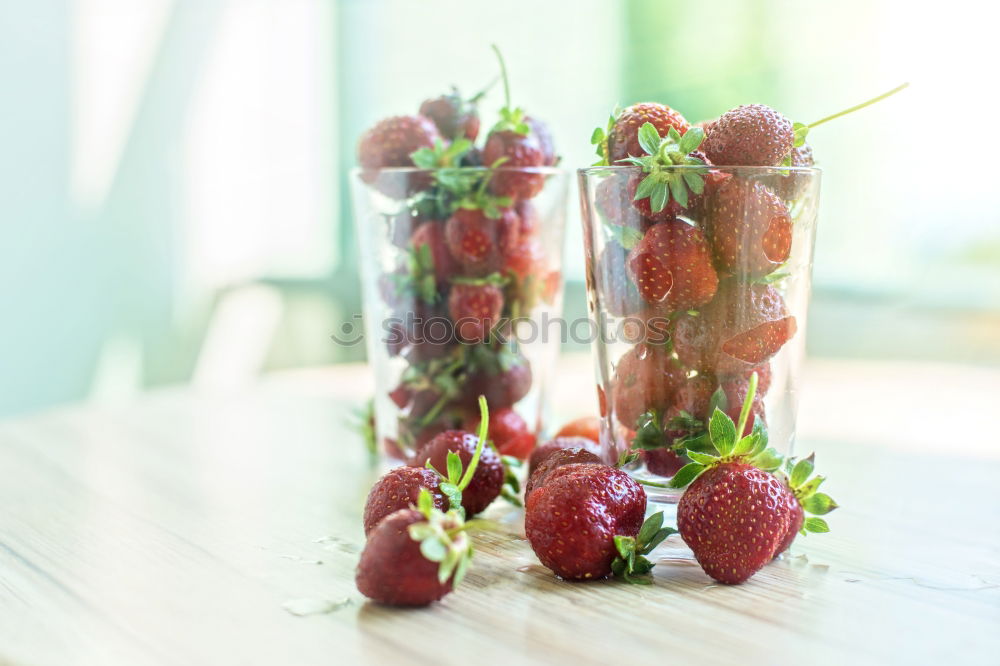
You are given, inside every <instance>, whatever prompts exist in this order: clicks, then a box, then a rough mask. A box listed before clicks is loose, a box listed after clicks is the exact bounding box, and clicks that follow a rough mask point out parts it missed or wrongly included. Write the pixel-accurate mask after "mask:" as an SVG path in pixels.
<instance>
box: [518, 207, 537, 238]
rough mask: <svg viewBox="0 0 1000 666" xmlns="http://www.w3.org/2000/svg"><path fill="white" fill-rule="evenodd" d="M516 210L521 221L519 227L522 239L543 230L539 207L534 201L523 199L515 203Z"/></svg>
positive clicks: (531, 236) (534, 235)
mask: <svg viewBox="0 0 1000 666" xmlns="http://www.w3.org/2000/svg"><path fill="white" fill-rule="evenodd" d="M514 212H515V213H517V219H519V220H520V221H521V225H520V227H519V229H518V231H519V236H520V238H521V239H522V240H525V239H530V238H534V237H536V236H537V235H538V233H539V232H540V231H541V226H542V220H541V216H540V215H539V213H538V208H536V207H535V205H534V204H533V203H531V202H530V201H527V200H525V199H522V200H520V201H517V202H515V203H514Z"/></svg>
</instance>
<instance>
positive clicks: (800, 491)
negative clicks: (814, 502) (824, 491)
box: [795, 476, 826, 500]
mask: <svg viewBox="0 0 1000 666" xmlns="http://www.w3.org/2000/svg"><path fill="white" fill-rule="evenodd" d="M824 481H826V477H825V476H816V477H813V478H812V479H810V480H809V481H806V482H805V483H803V484H802V485H801V486H795V496H796V497H798V498H799V499H800V500H805V499H806V498H807V497H812V495H813V494H814V493H815V492H816V489H817V488H819V484H821V483H823V482H824Z"/></svg>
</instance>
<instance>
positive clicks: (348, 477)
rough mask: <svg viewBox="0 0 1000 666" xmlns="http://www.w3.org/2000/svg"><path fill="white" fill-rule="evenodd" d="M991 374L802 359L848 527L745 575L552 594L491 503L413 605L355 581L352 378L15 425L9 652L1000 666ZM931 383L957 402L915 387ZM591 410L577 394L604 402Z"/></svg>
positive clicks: (804, 425)
mask: <svg viewBox="0 0 1000 666" xmlns="http://www.w3.org/2000/svg"><path fill="white" fill-rule="evenodd" d="M589 368H590V365H589V360H588V359H586V358H584V359H579V358H577V359H572V358H571V359H567V360H566V361H565V362H564V372H563V373H561V376H564V377H569V378H571V379H572V378H573V377H579V378H581V379H580V381H568V382H567V385H569V386H582V387H589V386H590V385H591V384H592V382H590V381H589V372H590V370H589ZM917 376H919V377H921V379H922V383H921V384H920V385H913V384H914V383H913V382H912V381H910V379H911V377H917ZM584 379H587V381H584ZM935 380H937V383H935ZM998 380H1000V373H997V372H995V371H983V370H973V369H968V370H962V369H955V368H951V367H945V368H917V367H912V366H905V367H904V366H900V365H882V364H856V365H849V364H840V363H837V364H833V363H813V364H812V365H810V367H809V377H808V380H807V382H806V383H805V386H806V389H805V394H804V398H803V400H804V404H803V407H802V422H801V424H800V444H799V448H800V450H804V449H815V450H816V451H817V457H818V462H819V464H820V465H821V466H822V468H823V470H824V471H825V472H826V473H828V475H829V476H830V478H831V481H830V482H828V485H829V489H830V492H831V494H834V495H835V496H836V497H837V499H838V501H839V502H840V503H841V504H842V506H843V508H842V509H841V510H839V511H837V512H836V513H835V514H833V515H832V516H831V523H832V524H833V527H834V531H833V532H832V533H830V534H828V535H820V536H810V537H809V538H807V539H805V540H802V541H801V543H799V544H797V545H796V546H795V547H794V548H793V553H792V555H791V556H786V557H784V558H783V559H782V560H781V561H778V562H775V563H774V564H772V565H769V566H768V567H766V568H765V569H764V570H763V571H762V572H761V573H759V574H758V575H757V576H755V577H754V578H753V579H752V580H751V581H750V582H749V583H747V584H745V585H742V586H738V587H727V586H722V585H715V584H713V583H712V581H711V580H710V579H709V578H707V577H706V576H705V575H704V574H703V573H702V572H701V570H700V568H699V567H698V566H697V564H696V563H694V562H693V560H691V558H690V551H688V550H687V549H686V548H685V547H684V546H683V544H682V543H681V542H680V540H679V539H678V538H677V537H671V538H670V539H668V540H667V541H666V542H665V543H664V545H663V546H661V547H660V548H659V549H658V550H657V552H656V554H655V555H656V556H657V557H658V559H659V561H660V564H659V565H658V566H657V568H656V570H655V585H653V586H649V587H641V586H627V585H623V584H619V583H616V582H594V583H587V584H571V583H565V582H561V581H558V580H556V579H555V578H554V577H553V576H552V575H551V574H550V573H549V572H548V571H547V570H545V569H544V568H542V567H541V566H540V565H539V564H538V563H537V560H536V559H535V557H534V555H533V554H532V552H531V550H530V548H529V547H528V545H527V543H526V542H525V541H524V540H523V538H522V537H521V536H520V534H521V532H520V529H521V524H520V520H521V518H520V514H519V512H518V511H516V510H512V509H508V508H506V507H501V506H495V507H494V508H493V509H491V512H490V517H491V518H492V519H493V520H494V521H495V527H494V528H493V529H491V530H490V531H481V532H479V533H477V534H476V547H477V554H476V559H475V562H474V564H473V568H472V570H471V571H470V574H469V576H468V578H467V582H466V583H465V584H464V585H463V587H462V588H461V589H460V590H459V591H457V592H456V593H455V594H453V595H451V596H449V597H448V598H447V599H446V600H445V602H444V603H440V604H437V605H435V606H433V607H430V608H428V609H424V610H418V611H413V610H398V609H392V608H385V607H380V606H377V605H374V604H370V603H366V602H365V601H364V600H363V598H361V597H360V596H359V595H358V593H357V592H356V591H355V589H354V583H353V569H354V566H355V564H356V560H357V557H358V552H359V550H360V548H361V546H362V543H363V537H362V532H361V527H360V521H359V513H360V507H361V505H362V503H363V500H364V497H365V495H366V493H367V490H368V487H369V486H370V484H371V482H372V481H373V479H374V478H375V477H376V476H377V473H378V470H377V469H372V468H371V467H369V466H368V464H367V461H366V458H365V455H364V453H363V451H362V448H361V446H360V443H359V441H358V440H357V438H356V436H355V435H354V434H353V433H352V432H351V431H350V430H349V429H348V428H347V427H346V426H345V423H346V422H347V421H348V420H349V418H350V412H351V410H352V409H353V408H354V406H355V405H356V404H357V402H358V399H357V397H358V396H359V395H362V393H361V392H360V390H361V388H362V387H364V386H365V385H366V382H367V376H366V373H365V370H364V369H363V368H362V367H360V366H356V367H345V368H337V369H327V370H317V371H311V372H305V373H298V374H294V375H286V376H279V377H273V378H270V379H268V380H264V381H262V382H261V383H260V384H258V385H255V386H253V387H249V388H247V389H246V390H243V391H240V392H230V393H225V394H212V393H195V392H193V391H185V390H173V391H164V392H161V393H158V394H155V395H152V396H149V397H146V398H144V399H142V400H141V401H139V402H137V403H135V404H131V405H127V406H116V407H101V406H89V407H79V408H72V409H63V410H57V411H53V412H50V413H46V414H41V415H38V416H36V417H32V418H28V419H22V420H19V421H14V422H8V423H6V424H2V425H0V473H2V477H0V478H2V483H0V664H3V665H5V666H6V665H8V664H10V665H17V666H28V665H32V666H34V665H47V664H59V665H63V664H130V665H131V664H213V665H218V664H329V663H333V664H354V663H389V662H390V661H391V662H395V663H439V664H452V663H456V664H457V663H472V662H475V663H499V662H501V661H506V662H507V663H550V664H551V663H583V664H589V663H609V662H615V663H617V662H621V661H625V660H628V661H635V662H640V661H641V662H646V663H653V662H652V660H654V659H655V660H656V662H657V663H659V662H665V663H699V664H714V663H719V664H723V663H733V662H734V661H735V660H739V661H740V662H741V663H762V664H780V663H789V664H790V663H803V662H812V663H821V664H825V663H829V664H843V663H848V662H849V663H853V664H857V663H895V662H900V663H928V662H932V661H943V660H948V661H949V662H955V663H963V664H964V663H988V664H997V663H1000V657H998V656H997V655H998V654H1000V637H998V632H997V629H998V628H1000V521H998V517H1000V516H998V511H997V506H998V505H1000V490H998V487H1000V486H998V484H997V482H996V479H997V478H998V477H1000V451H998V441H997V437H996V435H995V434H994V433H995V432H996V428H995V427H994V428H993V429H992V430H988V429H986V430H984V429H983V427H982V423H981V422H980V420H979V418H980V417H978V416H975V415H974V414H973V408H975V407H977V406H978V407H980V408H984V409H986V410H987V413H988V414H989V408H990V405H988V404H986V403H987V402H990V403H992V402H993V401H994V400H995V397H996V394H995V391H994V393H992V394H990V393H989V392H986V393H984V392H983V391H982V390H981V388H982V387H983V386H985V385H990V386H993V387H995V386H997V385H998V383H997V382H998ZM924 382H929V385H931V386H934V387H935V392H937V393H940V394H941V397H940V401H943V402H944V403H946V404H948V405H951V404H960V405H962V406H963V407H964V410H966V411H965V416H962V415H961V414H955V413H954V412H949V413H948V414H939V413H935V410H934V405H933V403H931V404H928V403H927V401H926V399H920V400H918V399H917V397H918V392H919V391H921V390H922V386H925V385H926V384H924ZM858 385H864V386H865V388H864V392H865V395H868V394H871V395H875V396H878V395H880V394H879V387H880V386H881V387H882V388H883V389H884V390H885V391H886V397H885V398H884V402H885V403H886V404H887V405H889V407H887V412H888V414H890V415H891V416H892V417H893V418H903V419H909V421H907V422H906V423H903V424H901V425H900V426H899V428H897V429H896V430H893V429H884V428H883V427H882V426H881V425H879V424H878V422H877V420H875V419H872V417H871V416H870V415H869V414H868V413H865V410H862V413H860V414H857V415H855V414H853V413H852V411H851V410H854V411H855V412H856V411H857V410H858V405H857V395H856V391H853V390H852V387H854V386H858ZM901 390H902V391H903V394H902V395H900V391H901ZM889 391H892V393H891V394H890V393H889ZM907 391H909V392H910V393H907ZM990 395H992V398H990ZM810 396H815V400H816V401H815V402H811V400H812V398H810ZM575 398H576V399H573V400H564V401H563V404H576V405H580V404H584V405H590V404H592V397H590V396H588V395H585V394H583V393H581V394H580V395H579V396H575ZM572 415H574V414H565V416H572ZM990 416H991V417H992V416H993V415H992V414H990ZM910 421H912V422H910ZM830 422H835V423H836V427H833V426H830V425H829V423H830ZM914 423H916V424H917V426H914ZM930 428H935V429H936V430H937V433H938V434H937V436H935V437H932V438H930V440H929V441H925V440H924V439H922V438H921V437H916V438H914V436H913V435H912V431H914V430H919V431H920V432H921V433H924V432H925V431H926V430H927V429H930ZM894 432H898V433H902V435H899V436H896V435H893V433H894ZM872 433H875V434H876V435H877V436H872ZM907 433H911V434H909V435H908V434H907ZM933 443H937V446H932V444H933ZM323 602H326V603H325V606H326V608H327V609H329V612H327V613H322V614H313V615H306V616H297V615H294V614H293V613H292V612H290V611H289V609H288V608H291V609H292V610H299V611H302V610H309V609H310V608H315V607H319V606H322V605H324V604H323ZM286 606H287V607H288V608H286Z"/></svg>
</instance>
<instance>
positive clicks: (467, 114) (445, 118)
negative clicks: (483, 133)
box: [420, 89, 479, 141]
mask: <svg viewBox="0 0 1000 666" xmlns="http://www.w3.org/2000/svg"><path fill="white" fill-rule="evenodd" d="M420 115H422V116H426V117H428V118H430V119H431V120H432V121H434V124H435V125H436V126H437V128H438V131H439V132H441V134H442V135H444V136H446V137H447V138H448V139H450V140H454V139H459V138H462V137H464V138H466V139H468V140H469V141H475V140H476V137H477V136H478V135H479V111H478V110H477V109H476V104H475V101H467V100H464V99H462V96H461V95H459V94H458V90H455V89H453V90H452V92H451V93H449V94H447V95H441V96H440V97H434V98H432V99H428V100H425V101H424V103H423V104H421V105H420Z"/></svg>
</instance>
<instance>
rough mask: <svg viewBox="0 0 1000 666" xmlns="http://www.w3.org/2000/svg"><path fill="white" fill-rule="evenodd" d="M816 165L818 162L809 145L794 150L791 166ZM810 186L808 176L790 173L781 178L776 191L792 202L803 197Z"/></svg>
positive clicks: (794, 172) (804, 144) (805, 144)
mask: <svg viewBox="0 0 1000 666" xmlns="http://www.w3.org/2000/svg"><path fill="white" fill-rule="evenodd" d="M815 164H816V161H815V160H814V159H813V149H812V146H810V145H809V144H808V143H803V144H802V145H801V146H796V147H795V148H792V155H791V166H793V167H812V166H814V165H815ZM808 186H809V178H808V176H807V175H805V174H802V173H799V172H796V171H790V172H789V173H788V175H787V176H782V177H781V179H780V180H779V181H778V185H777V187H775V188H774V190H775V192H777V193H778V196H780V197H781V198H782V199H786V200H791V199H798V198H799V197H800V196H802V195H803V194H804V193H805V189H806V188H807V187H808Z"/></svg>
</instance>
